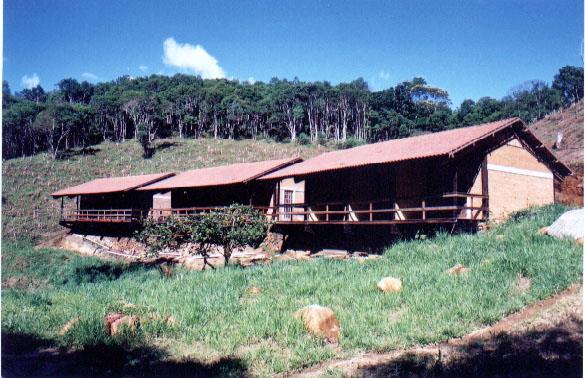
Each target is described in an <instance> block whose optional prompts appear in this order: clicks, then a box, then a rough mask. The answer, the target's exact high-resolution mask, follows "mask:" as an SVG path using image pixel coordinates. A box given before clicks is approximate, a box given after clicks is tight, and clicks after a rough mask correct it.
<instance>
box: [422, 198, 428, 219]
mask: <svg viewBox="0 0 585 378" xmlns="http://www.w3.org/2000/svg"><path fill="white" fill-rule="evenodd" d="M422 219H423V220H425V219H427V212H426V211H425V200H423V201H422Z"/></svg>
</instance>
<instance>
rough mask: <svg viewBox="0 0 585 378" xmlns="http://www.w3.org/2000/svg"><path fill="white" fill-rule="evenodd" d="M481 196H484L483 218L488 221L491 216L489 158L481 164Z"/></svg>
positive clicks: (485, 158)
mask: <svg viewBox="0 0 585 378" xmlns="http://www.w3.org/2000/svg"><path fill="white" fill-rule="evenodd" d="M481 194H482V196H483V198H482V199H481V207H482V208H483V209H485V210H483V209H482V211H481V212H482V215H483V216H482V218H483V219H485V220H487V219H488V218H489V214H490V212H489V208H490V200H489V185H488V168H487V156H486V157H484V158H483V163H481Z"/></svg>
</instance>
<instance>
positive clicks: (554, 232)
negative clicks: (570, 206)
mask: <svg viewBox="0 0 585 378" xmlns="http://www.w3.org/2000/svg"><path fill="white" fill-rule="evenodd" d="M583 216H584V214H583V209H577V210H571V211H567V212H565V213H563V215H561V216H560V217H559V218H558V219H557V220H556V221H554V223H553V224H551V225H550V226H549V227H547V234H548V235H550V236H554V237H557V238H565V237H568V238H571V239H574V240H577V239H579V238H581V239H583V226H584V222H583Z"/></svg>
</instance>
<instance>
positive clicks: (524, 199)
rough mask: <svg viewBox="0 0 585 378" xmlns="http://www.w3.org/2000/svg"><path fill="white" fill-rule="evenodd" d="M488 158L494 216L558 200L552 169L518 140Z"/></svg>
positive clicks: (492, 215) (490, 198)
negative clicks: (555, 195)
mask: <svg viewBox="0 0 585 378" xmlns="http://www.w3.org/2000/svg"><path fill="white" fill-rule="evenodd" d="M487 161H488V187H489V201H490V216H491V217H492V219H496V220H498V219H503V218H505V217H506V216H507V215H509V214H510V213H511V212H513V211H516V210H521V209H524V208H527V207H530V206H533V205H535V206H540V205H545V204H549V203H553V202H554V184H553V178H552V173H551V172H550V170H549V169H548V168H547V167H546V166H545V165H544V164H542V163H541V162H539V161H538V160H537V159H536V158H535V157H534V156H532V154H530V153H529V152H528V151H527V150H525V149H524V148H522V147H521V145H520V144H519V143H518V142H517V141H512V142H511V143H509V144H507V145H505V146H502V147H500V148H499V149H497V150H495V151H493V152H492V153H491V154H489V155H488V159H487ZM545 176H548V177H545Z"/></svg>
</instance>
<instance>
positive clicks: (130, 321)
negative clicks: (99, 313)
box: [110, 315, 138, 335]
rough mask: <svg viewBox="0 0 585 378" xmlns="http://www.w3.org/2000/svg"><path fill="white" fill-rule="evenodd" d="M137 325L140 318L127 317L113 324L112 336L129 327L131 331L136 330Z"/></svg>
mask: <svg viewBox="0 0 585 378" xmlns="http://www.w3.org/2000/svg"><path fill="white" fill-rule="evenodd" d="M137 324H138V317H136V316H128V315H125V316H123V317H122V318H120V319H118V320H116V321H114V322H113V323H112V326H111V329H110V334H112V335H116V334H118V333H119V332H120V331H121V330H122V328H123V327H127V328H128V329H130V330H134V329H136V325H137Z"/></svg>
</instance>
